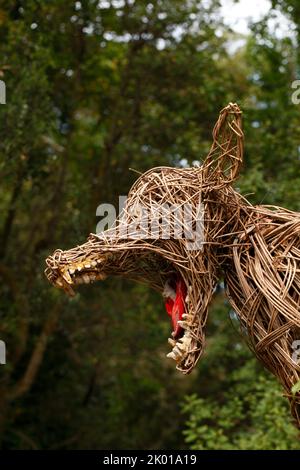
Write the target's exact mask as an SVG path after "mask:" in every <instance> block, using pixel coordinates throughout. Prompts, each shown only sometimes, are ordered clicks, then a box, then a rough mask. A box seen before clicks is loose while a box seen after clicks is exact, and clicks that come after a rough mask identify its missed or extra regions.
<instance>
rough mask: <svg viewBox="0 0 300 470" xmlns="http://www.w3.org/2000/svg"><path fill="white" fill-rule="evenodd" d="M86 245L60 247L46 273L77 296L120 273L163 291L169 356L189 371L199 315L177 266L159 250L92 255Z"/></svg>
mask: <svg viewBox="0 0 300 470" xmlns="http://www.w3.org/2000/svg"><path fill="white" fill-rule="evenodd" d="M88 243H89V242H88ZM83 247H84V245H82V246H81V247H76V248H74V249H71V250H68V251H61V250H56V251H55V252H54V254H53V255H52V256H49V257H48V258H47V260H46V263H47V268H46V270H45V274H46V276H47V278H48V280H49V281H50V282H51V284H53V285H54V286H55V287H58V288H60V289H62V290H64V291H65V293H66V294H68V295H69V296H74V295H75V291H76V289H77V287H78V286H80V285H81V284H92V283H94V282H97V281H102V280H104V279H105V278H106V277H107V276H110V275H117V276H122V277H127V278H128V279H132V280H135V281H141V282H144V283H146V284H147V285H149V286H150V287H152V288H154V289H155V290H157V291H159V292H160V293H161V294H162V297H163V300H164V303H165V308H166V312H167V314H168V315H169V317H170V319H171V325H172V332H171V335H170V338H169V339H168V342H169V344H170V345H171V347H172V350H171V351H170V352H169V353H168V354H167V357H168V358H171V359H173V360H174V361H175V362H176V368H177V369H179V370H180V371H181V372H183V373H189V372H190V371H191V370H192V368H193V367H194V365H195V362H196V360H195V357H197V356H199V351H200V348H199V344H197V343H198V341H197V336H196V335H195V327H196V328H197V324H195V322H196V319H195V315H190V314H189V309H190V300H189V289H191V287H189V288H188V286H187V283H186V282H185V281H184V279H183V277H182V275H181V274H180V272H179V271H178V270H177V269H176V267H175V266H174V265H173V264H172V263H171V262H169V261H168V260H166V259H165V258H164V257H162V256H161V255H159V254H157V253H155V252H149V251H148V252H146V253H145V251H140V252H139V251H138V250H137V251H136V250H131V251H127V252H125V251H123V250H119V251H118V250H116V251H110V250H107V251H105V250H103V251H102V252H101V253H99V250H93V252H92V253H90V254H89V255H88V254H87V253H86V251H85V253H84V254H83V249H85V250H86V248H83ZM196 323H197V322H196Z"/></svg>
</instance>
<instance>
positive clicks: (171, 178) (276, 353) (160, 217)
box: [45, 103, 300, 425]
mask: <svg viewBox="0 0 300 470" xmlns="http://www.w3.org/2000/svg"><path fill="white" fill-rule="evenodd" d="M242 159H243V132H242V124H241V111H240V109H239V107H238V106H237V105H236V104H232V103H230V104H229V105H228V106H227V107H226V108H224V109H223V110H222V111H221V112H220V115H219V118H218V121H217V123H216V125H215V127H214V130H213V144H212V147H211V150H210V152H209V154H208V156H207V157H206V159H205V161H204V163H203V165H202V166H201V167H199V168H169V167H159V168H153V169H151V170H149V171H147V172H146V173H144V174H142V175H141V176H140V177H139V178H138V179H137V181H136V182H135V184H134V185H133V186H132V188H131V189H130V191H129V194H128V198H127V201H126V205H125V208H124V210H123V211H122V212H121V214H120V216H119V217H118V218H117V220H116V222H115V224H114V225H113V227H111V228H110V229H108V230H106V231H104V232H102V233H99V234H91V235H90V236H89V238H88V240H87V242H86V243H84V244H83V245H80V246H77V247H75V248H71V249H70V250H67V251H61V250H56V251H55V252H54V254H53V255H52V256H49V257H48V258H47V260H46V263H47V266H48V267H47V269H46V271H45V272H46V276H47V278H48V279H49V281H50V282H51V283H52V284H53V285H54V286H56V287H59V288H61V289H63V290H64V291H65V292H66V293H68V294H69V295H74V288H76V287H77V286H78V285H79V284H82V283H91V282H94V281H97V280H101V279H104V278H106V277H107V276H109V275H118V276H124V277H127V278H129V279H133V280H135V281H140V282H143V283H146V284H148V285H149V286H151V287H152V288H154V289H156V290H157V291H159V292H161V293H162V295H163V296H164V298H165V301H166V306H167V310H168V311H169V313H170V315H171V316H172V322H173V332H172V335H171V338H169V343H170V344H171V348H172V350H171V352H170V353H169V354H168V356H169V357H171V358H173V359H174V360H175V361H176V367H177V369H178V370H180V371H181V372H183V373H184V374H187V373H189V372H191V370H192V369H193V368H194V366H195V365H196V363H197V361H198V359H199V358H200V357H201V354H202V352H203V349H204V343H205V336H204V330H205V325H206V321H207V315H208V307H209V304H210V301H211V299H212V296H213V292H214V289H215V287H216V285H217V283H218V280H219V279H220V277H224V279H225V284H226V292H227V295H228V298H229V301H230V303H231V305H232V308H233V309H234V310H235V312H236V314H237V315H238V317H239V321H240V325H241V328H242V330H243V332H244V334H245V332H246V336H247V340H248V344H249V346H250V347H251V349H252V350H253V351H254V353H255V354H256V356H257V357H258V359H259V360H260V361H261V362H262V363H263V364H264V365H265V366H266V367H267V368H268V369H269V370H270V371H271V372H272V373H273V374H274V375H275V376H276V377H278V379H279V380H280V382H281V383H282V385H283V387H284V390H285V394H286V396H287V397H288V398H289V400H290V403H291V409H292V414H293V416H294V418H295V419H296V422H297V423H298V425H299V423H300V394H299V392H298V393H296V394H292V392H291V388H292V386H293V385H294V384H295V383H297V382H298V381H299V379H300V357H299V361H298V358H297V354H295V345H297V344H300V341H299V343H297V341H298V340H300V214H299V213H295V212H291V211H289V210H286V209H282V208H280V207H270V206H252V205H251V204H250V203H249V202H248V201H247V200H246V199H245V198H244V197H243V196H241V195H240V194H239V193H238V192H237V191H235V190H234V189H233V186H232V184H233V182H234V181H235V180H236V178H237V177H238V175H239V171H240V167H241V164H242ZM299 349H300V348H299ZM295 356H296V357H295ZM299 356H300V354H299Z"/></svg>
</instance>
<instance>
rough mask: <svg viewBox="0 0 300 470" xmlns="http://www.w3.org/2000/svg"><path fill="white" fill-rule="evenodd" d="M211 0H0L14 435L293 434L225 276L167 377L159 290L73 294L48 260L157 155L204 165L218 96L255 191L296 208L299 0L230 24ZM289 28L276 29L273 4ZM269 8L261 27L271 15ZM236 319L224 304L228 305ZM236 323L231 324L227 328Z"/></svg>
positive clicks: (202, 439) (110, 283)
mask: <svg viewBox="0 0 300 470" xmlns="http://www.w3.org/2000/svg"><path fill="white" fill-rule="evenodd" d="M219 7H220V5H219V2H218V1H215V0H211V1H209V2H207V1H200V0H172V1H171V0H164V1H162V0H152V1H151V2H149V1H146V0H111V1H104V0H102V1H99V0H97V1H96V0H82V1H76V2H75V1H71V0H70V1H69V0H67V1H64V2H63V1H61V0H54V1H52V2H42V1H38V0H26V2H25V1H22V0H7V1H5V0H2V1H1V2H0V39H1V41H0V52H1V54H0V79H2V80H4V81H5V83H6V87H7V104H6V105H0V123H1V125H0V177H1V180H0V181H1V193H0V194H1V198H0V214H1V216H0V278H1V282H0V295H1V308H0V339H2V340H5V342H6V344H7V364H6V365H5V366H1V368H0V435H1V443H2V444H1V445H2V447H3V448H9V449H18V448H26V449H31V448H32V449H49V448H50V449H59V448H64V449H82V448H95V449H108V448H112V449H125V448H126V449H139V448H140V449H151V448H152V449H153V448H162V449H164V448H169V449H170V448H173V449H180V448H183V447H185V448H193V449H211V448H218V449H221V448H241V449H243V448H245V449H248V448H257V449H260V448H269V449H275V448H276V449H280V448H283V449H285V448H299V446H300V445H299V441H298V436H297V432H296V431H295V430H294V428H293V426H292V424H291V422H290V416H289V412H288V406H287V404H286V403H285V401H284V399H283V398H282V397H281V391H280V390H279V388H278V386H277V384H276V382H275V381H274V380H273V378H272V377H270V376H269V375H268V374H267V373H265V372H264V371H263V370H262V369H261V367H260V365H259V364H257V362H256V361H255V360H254V359H253V358H252V356H251V354H250V353H249V352H248V350H247V348H246V346H245V344H244V342H243V339H242V338H241V337H240V335H239V333H238V331H237V330H238V327H237V325H235V320H234V316H233V320H232V321H231V320H230V306H229V304H228V303H227V302H226V300H225V299H224V296H223V293H222V288H220V289H219V291H218V293H217V294H216V297H215V301H214V303H213V305H212V306H211V310H210V319H209V325H208V340H207V351H206V354H205V356H204V357H203V359H202V361H201V363H200V364H199V367H198V368H197V370H195V371H194V372H193V374H191V376H189V377H182V376H180V375H179V374H178V373H177V372H176V371H175V370H174V365H173V364H172V363H170V362H169V361H168V360H167V359H165V354H166V353H167V350H168V348H167V345H166V338H167V336H168V334H169V330H170V325H169V322H168V319H167V316H166V314H165V312H164V308H163V305H162V301H161V299H160V297H159V296H158V295H156V294H155V293H153V292H150V291H148V290H147V289H146V288H145V287H142V286H138V285H133V284H131V283H129V282H126V281H124V280H119V279H118V280H116V279H109V280H107V281H105V282H103V283H101V284H95V285H93V286H88V287H84V286H83V287H82V288H81V290H80V292H79V293H78V295H77V296H76V297H75V298H74V299H72V300H69V299H67V298H65V296H64V295H63V294H62V293H60V292H58V291H56V290H55V289H53V288H51V286H50V285H48V283H47V282H46V279H45V278H44V275H43V269H44V259H45V257H46V256H47V255H48V254H49V253H50V252H52V251H53V249H55V248H57V247H60V248H62V249H66V248H68V247H71V246H74V245H76V244H79V243H80V242H82V241H84V240H85V238H86V235H87V234H88V233H89V232H93V231H95V226H96V223H97V218H96V216H95V214H96V208H97V206H98V205H99V204H100V203H102V202H113V203H116V202H117V200H118V196H119V195H122V194H126V193H127V192H128V189H129V188H130V186H131V184H132V182H133V181H134V180H135V178H136V174H135V173H134V172H132V171H130V170H129V168H133V169H135V170H137V171H144V170H146V169H148V168H150V167H152V166H155V165H186V164H189V165H191V164H194V163H201V160H202V159H203V158H204V157H205V155H206V153H207V151H208V149H209V146H210V139H211V131H212V127H213V124H214V122H215V120H216V118H217V115H218V112H219V110H220V109H221V108H222V107H223V106H225V105H226V104H227V103H228V102H229V101H237V102H238V103H239V104H240V106H241V107H242V109H243V111H244V115H245V121H244V126H245V135H246V151H245V170H244V172H243V174H242V177H241V179H240V180H239V182H238V189H239V190H240V191H241V192H242V193H243V194H246V195H249V193H251V194H250V195H249V196H248V197H249V199H250V200H251V202H253V203H260V202H263V203H265V204H267V203H270V204H281V205H284V206H287V207H289V208H291V209H294V210H298V211H299V210H300V199H299V185H300V169H299V165H300V153H299V149H300V139H299V132H300V131H299V129H300V126H299V124H300V119H299V106H297V105H295V104H293V103H292V101H291V95H292V92H293V90H292V88H291V85H292V82H293V81H294V80H296V79H297V78H299V49H297V45H298V40H299V37H298V34H299V27H300V16H299V6H298V4H297V2H296V1H292V0H291V1H273V7H274V9H273V10H271V9H270V11H269V13H268V15H267V16H266V17H264V18H262V19H261V20H260V21H258V22H256V23H253V24H252V25H251V32H250V34H249V35H248V36H247V37H244V38H242V39H243V40H242V41H241V38H240V37H239V36H238V35H237V33H235V32H234V31H232V30H231V29H230V27H229V26H228V23H227V22H226V21H224V20H223V18H222V15H221V14H220V8H219ZM277 11H280V12H282V15H285V16H286V17H287V18H288V21H289V25H290V34H286V35H285V34H276V33H277V28H276V26H274V22H275V23H276V17H275V19H274V12H277ZM270 22H271V23H272V22H273V23H272V24H273V27H272V28H271V27H270ZM231 316H232V314H231ZM232 323H233V325H232Z"/></svg>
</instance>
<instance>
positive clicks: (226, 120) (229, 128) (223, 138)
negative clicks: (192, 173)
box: [204, 103, 244, 186]
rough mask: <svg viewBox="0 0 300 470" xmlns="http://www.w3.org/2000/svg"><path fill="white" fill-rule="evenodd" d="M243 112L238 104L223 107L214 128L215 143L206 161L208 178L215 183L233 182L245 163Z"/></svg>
mask: <svg viewBox="0 0 300 470" xmlns="http://www.w3.org/2000/svg"><path fill="white" fill-rule="evenodd" d="M243 151H244V134H243V131H242V112H241V110H240V108H239V107H238V105H237V104H235V103H229V105H228V106H226V108H224V109H222V111H221V112H220V115H219V119H218V121H217V122H216V125H215V127H214V130H213V144H212V146H211V149H210V152H209V154H208V156H207V157H206V160H205V162H204V175H205V178H206V180H207V181H208V182H209V181H211V182H212V183H213V182H214V185H215V184H216V183H217V184H218V185H219V184H220V185H221V186H223V185H224V184H230V183H232V182H233V181H234V180H235V179H236V178H237V177H238V175H239V172H240V169H241V166H242V163H243Z"/></svg>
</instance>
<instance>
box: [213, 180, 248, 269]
mask: <svg viewBox="0 0 300 470" xmlns="http://www.w3.org/2000/svg"><path fill="white" fill-rule="evenodd" d="M205 210H206V217H205V219H206V220H207V222H206V224H207V229H206V235H207V241H208V242H211V243H212V245H211V246H212V249H215V253H216V260H217V263H218V264H219V267H220V268H221V267H223V265H224V263H226V262H228V261H229V259H231V258H232V248H233V245H234V242H235V240H236V238H237V237H238V236H239V234H241V233H243V232H244V227H245V221H246V220H247V219H248V218H249V216H250V214H251V212H253V206H252V205H251V204H250V203H249V202H248V201H247V200H246V199H245V198H243V197H242V196H241V195H240V194H239V193H238V192H236V191H235V190H234V189H233V188H232V187H231V186H228V187H224V188H222V189H218V190H216V191H211V192H210V193H209V196H208V197H207V199H206V201H205Z"/></svg>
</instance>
